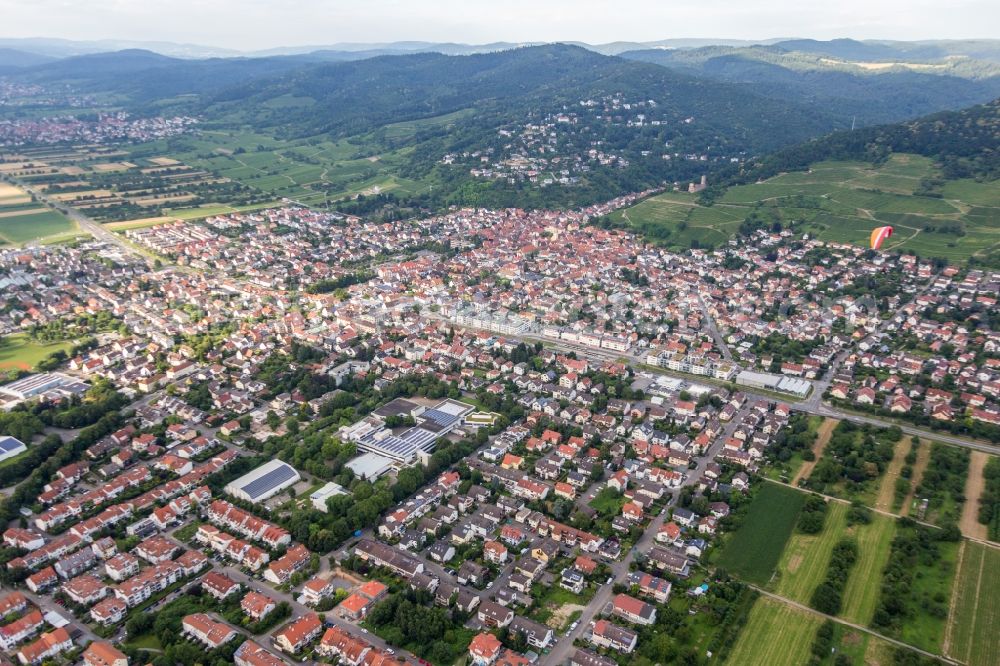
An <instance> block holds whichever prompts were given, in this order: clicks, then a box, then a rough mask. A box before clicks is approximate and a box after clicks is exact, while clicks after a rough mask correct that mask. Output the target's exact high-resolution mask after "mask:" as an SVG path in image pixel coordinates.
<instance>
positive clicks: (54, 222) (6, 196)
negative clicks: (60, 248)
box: [0, 182, 77, 245]
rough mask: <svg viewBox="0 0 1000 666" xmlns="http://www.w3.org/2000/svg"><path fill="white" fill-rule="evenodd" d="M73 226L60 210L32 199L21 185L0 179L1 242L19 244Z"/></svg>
mask: <svg viewBox="0 0 1000 666" xmlns="http://www.w3.org/2000/svg"><path fill="white" fill-rule="evenodd" d="M76 228H77V227H76V225H75V224H74V223H73V222H72V221H70V220H69V218H67V217H66V216H64V215H63V214H62V213H58V212H56V211H53V210H49V209H48V208H46V207H45V206H42V205H41V204H38V203H34V202H32V200H31V195H29V194H28V193H27V192H25V191H24V190H22V189H21V188H19V187H17V186H15V185H10V184H7V183H4V182H0V245H4V244H11V245H20V244H22V243H27V242H29V241H33V240H38V239H41V238H46V237H50V236H57V235H60V234H65V233H69V232H71V231H73V230H75V229H76Z"/></svg>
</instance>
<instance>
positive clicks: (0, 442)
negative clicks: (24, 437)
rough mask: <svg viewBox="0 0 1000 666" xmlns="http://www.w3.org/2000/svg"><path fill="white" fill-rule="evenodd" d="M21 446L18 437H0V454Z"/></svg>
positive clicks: (15, 449) (22, 445)
mask: <svg viewBox="0 0 1000 666" xmlns="http://www.w3.org/2000/svg"><path fill="white" fill-rule="evenodd" d="M22 447H24V444H23V443H22V442H21V440H19V439H14V438H13V437H0V454H2V453H10V452H11V451H17V450H18V449H20V448H22Z"/></svg>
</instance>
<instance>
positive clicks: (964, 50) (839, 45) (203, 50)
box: [0, 38, 1000, 65]
mask: <svg viewBox="0 0 1000 666" xmlns="http://www.w3.org/2000/svg"><path fill="white" fill-rule="evenodd" d="M570 43H571V44H573V45H574V46H580V47H583V48H585V49H588V50H590V51H595V52H597V53H601V54H603V55H618V54H621V53H625V52H626V51H638V50H643V49H694V48H702V47H706V46H730V47H747V46H761V45H763V46H778V47H780V48H782V49H785V50H788V51H801V52H803V53H813V54H818V55H825V56H829V57H833V58H845V59H848V60H864V61H885V60H892V59H902V60H906V61H911V60H914V59H920V60H940V59H944V58H947V57H949V56H965V57H969V58H976V59H982V60H992V61H994V62H1000V40H991V39H970V40H929V41H916V42H901V41H890V40H865V41H858V40H853V39H834V40H830V41H819V40H814V39H783V38H775V39H761V40H740V39H715V38H703V39H699V38H680V39H662V40H656V41H651V42H629V41H620V42H609V43H606V44H588V43H586V42H570ZM541 44H542V42H493V43H488V44H462V43H452V42H423V41H401V42H339V43H333V44H315V45H304V46H287V47H276V48H269V49H257V50H236V49H226V48H220V47H214V46H204V45H198V44H177V43H173V42H148V41H139V40H120V39H119V40H115V39H105V40H92V41H80V40H68V39H55V38H20V39H14V38H0V49H4V48H6V49H12V50H16V51H20V52H22V53H28V54H34V55H41V56H47V57H49V58H67V57H71V56H78V55H86V54H88V53H102V52H107V51H122V50H128V49H143V50H147V51H153V52H155V53H160V54H162V55H167V56H173V57H176V58H230V57H268V56H282V55H307V54H315V53H317V52H321V53H326V54H336V55H330V56H328V57H331V58H332V59H336V60H344V59H348V58H350V54H359V55H361V57H364V56H365V55H376V54H377V55H389V54H397V55H399V54H406V53H426V52H436V53H443V54H445V55H470V54H473V53H487V52H490V51H503V50H508V49H512V48H517V47H521V46H540V45H541ZM0 53H2V51H0ZM3 64H7V63H5V62H4V61H3V59H2V56H0V65H3Z"/></svg>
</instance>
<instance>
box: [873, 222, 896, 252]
mask: <svg viewBox="0 0 1000 666" xmlns="http://www.w3.org/2000/svg"><path fill="white" fill-rule="evenodd" d="M891 235H892V227H879V228H877V229H875V230H874V231H872V237H871V249H873V250H877V249H879V248H881V247H882V243H884V242H885V240H886V239H887V238H888V237H889V236H891Z"/></svg>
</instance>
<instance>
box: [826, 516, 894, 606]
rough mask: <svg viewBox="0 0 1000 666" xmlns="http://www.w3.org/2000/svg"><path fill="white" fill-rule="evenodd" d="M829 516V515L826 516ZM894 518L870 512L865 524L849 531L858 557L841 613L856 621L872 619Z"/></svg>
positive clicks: (845, 588)
mask: <svg viewBox="0 0 1000 666" xmlns="http://www.w3.org/2000/svg"><path fill="white" fill-rule="evenodd" d="M827 520H829V518H827ZM895 533H896V521H895V520H893V519H892V518H890V517H888V516H883V515H880V514H877V513H873V514H872V516H871V522H870V523H868V524H867V525H854V526H852V527H850V528H849V529H848V534H851V535H853V536H854V538H855V540H856V541H857V543H858V559H857V561H856V562H855V563H854V566H853V567H852V568H851V573H850V576H848V578H847V585H846V586H845V587H844V596H843V606H842V608H841V611H840V616H841V617H843V618H844V619H846V620H849V621H851V622H855V623H857V624H865V625H867V624H868V623H870V622H871V621H872V616H873V615H874V614H875V607H876V606H877V605H878V593H879V585H880V583H881V580H882V570H883V569H885V564H886V562H888V561H889V551H890V550H891V548H892V537H893V535H895Z"/></svg>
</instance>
